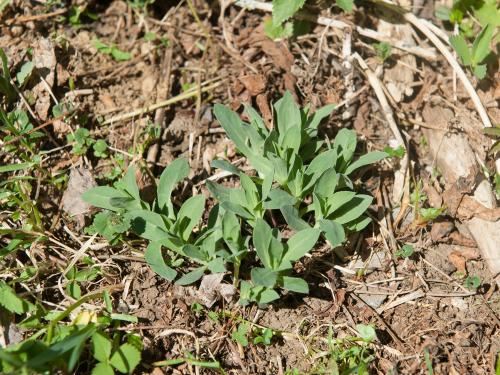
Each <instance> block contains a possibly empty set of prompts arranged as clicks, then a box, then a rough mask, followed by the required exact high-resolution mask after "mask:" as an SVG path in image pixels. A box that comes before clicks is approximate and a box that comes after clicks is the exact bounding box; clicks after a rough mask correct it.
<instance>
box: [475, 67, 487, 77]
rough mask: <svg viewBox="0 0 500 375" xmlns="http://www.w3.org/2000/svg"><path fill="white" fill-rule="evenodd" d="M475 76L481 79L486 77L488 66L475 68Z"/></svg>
mask: <svg viewBox="0 0 500 375" xmlns="http://www.w3.org/2000/svg"><path fill="white" fill-rule="evenodd" d="M474 75H475V76H476V77H477V78H479V79H483V78H484V77H486V64H479V65H476V66H475V67H474Z"/></svg>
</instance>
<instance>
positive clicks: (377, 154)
mask: <svg viewBox="0 0 500 375" xmlns="http://www.w3.org/2000/svg"><path fill="white" fill-rule="evenodd" d="M387 156H389V155H388V154H387V153H386V152H384V151H372V152H369V153H367V154H364V155H363V156H360V157H359V159H357V160H356V161H355V162H354V163H352V164H351V165H349V167H347V169H346V171H345V174H346V175H350V174H351V173H352V172H354V171H355V170H356V169H358V168H361V167H364V166H365V165H369V164H373V163H375V162H377V161H379V160H382V159H384V158H386V157H387Z"/></svg>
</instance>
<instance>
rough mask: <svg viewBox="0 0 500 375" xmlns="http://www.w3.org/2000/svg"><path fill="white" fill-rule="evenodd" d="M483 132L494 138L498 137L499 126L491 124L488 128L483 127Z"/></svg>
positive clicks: (499, 135)
mask: <svg viewBox="0 0 500 375" xmlns="http://www.w3.org/2000/svg"><path fill="white" fill-rule="evenodd" d="M483 133H484V134H486V135H489V136H492V137H495V138H500V126H499V125H497V126H493V127H490V128H484V129H483Z"/></svg>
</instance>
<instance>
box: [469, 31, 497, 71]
mask: <svg viewBox="0 0 500 375" xmlns="http://www.w3.org/2000/svg"><path fill="white" fill-rule="evenodd" d="M493 32H494V27H493V26H492V25H486V27H485V28H483V29H482V30H481V32H480V33H479V35H478V36H477V38H476V39H475V40H474V43H473V44H472V65H474V66H475V65H477V64H479V63H481V62H482V61H483V60H484V59H485V58H486V56H488V55H489V54H490V52H491V51H490V43H491V38H492V37H493Z"/></svg>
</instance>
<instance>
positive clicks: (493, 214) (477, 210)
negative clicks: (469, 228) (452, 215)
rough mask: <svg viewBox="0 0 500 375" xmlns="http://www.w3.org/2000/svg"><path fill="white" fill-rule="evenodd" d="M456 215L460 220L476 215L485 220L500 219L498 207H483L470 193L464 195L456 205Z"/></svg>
mask: <svg viewBox="0 0 500 375" xmlns="http://www.w3.org/2000/svg"><path fill="white" fill-rule="evenodd" d="M457 215H458V217H459V218H460V219H462V220H467V219H471V218H473V217H477V218H480V219H483V220H487V221H497V220H498V219H500V208H488V207H485V206H483V205H482V204H481V203H479V202H478V201H476V200H475V199H474V198H473V197H471V196H470V195H465V196H464V197H463V199H462V201H461V203H460V205H459V206H458V210H457Z"/></svg>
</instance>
